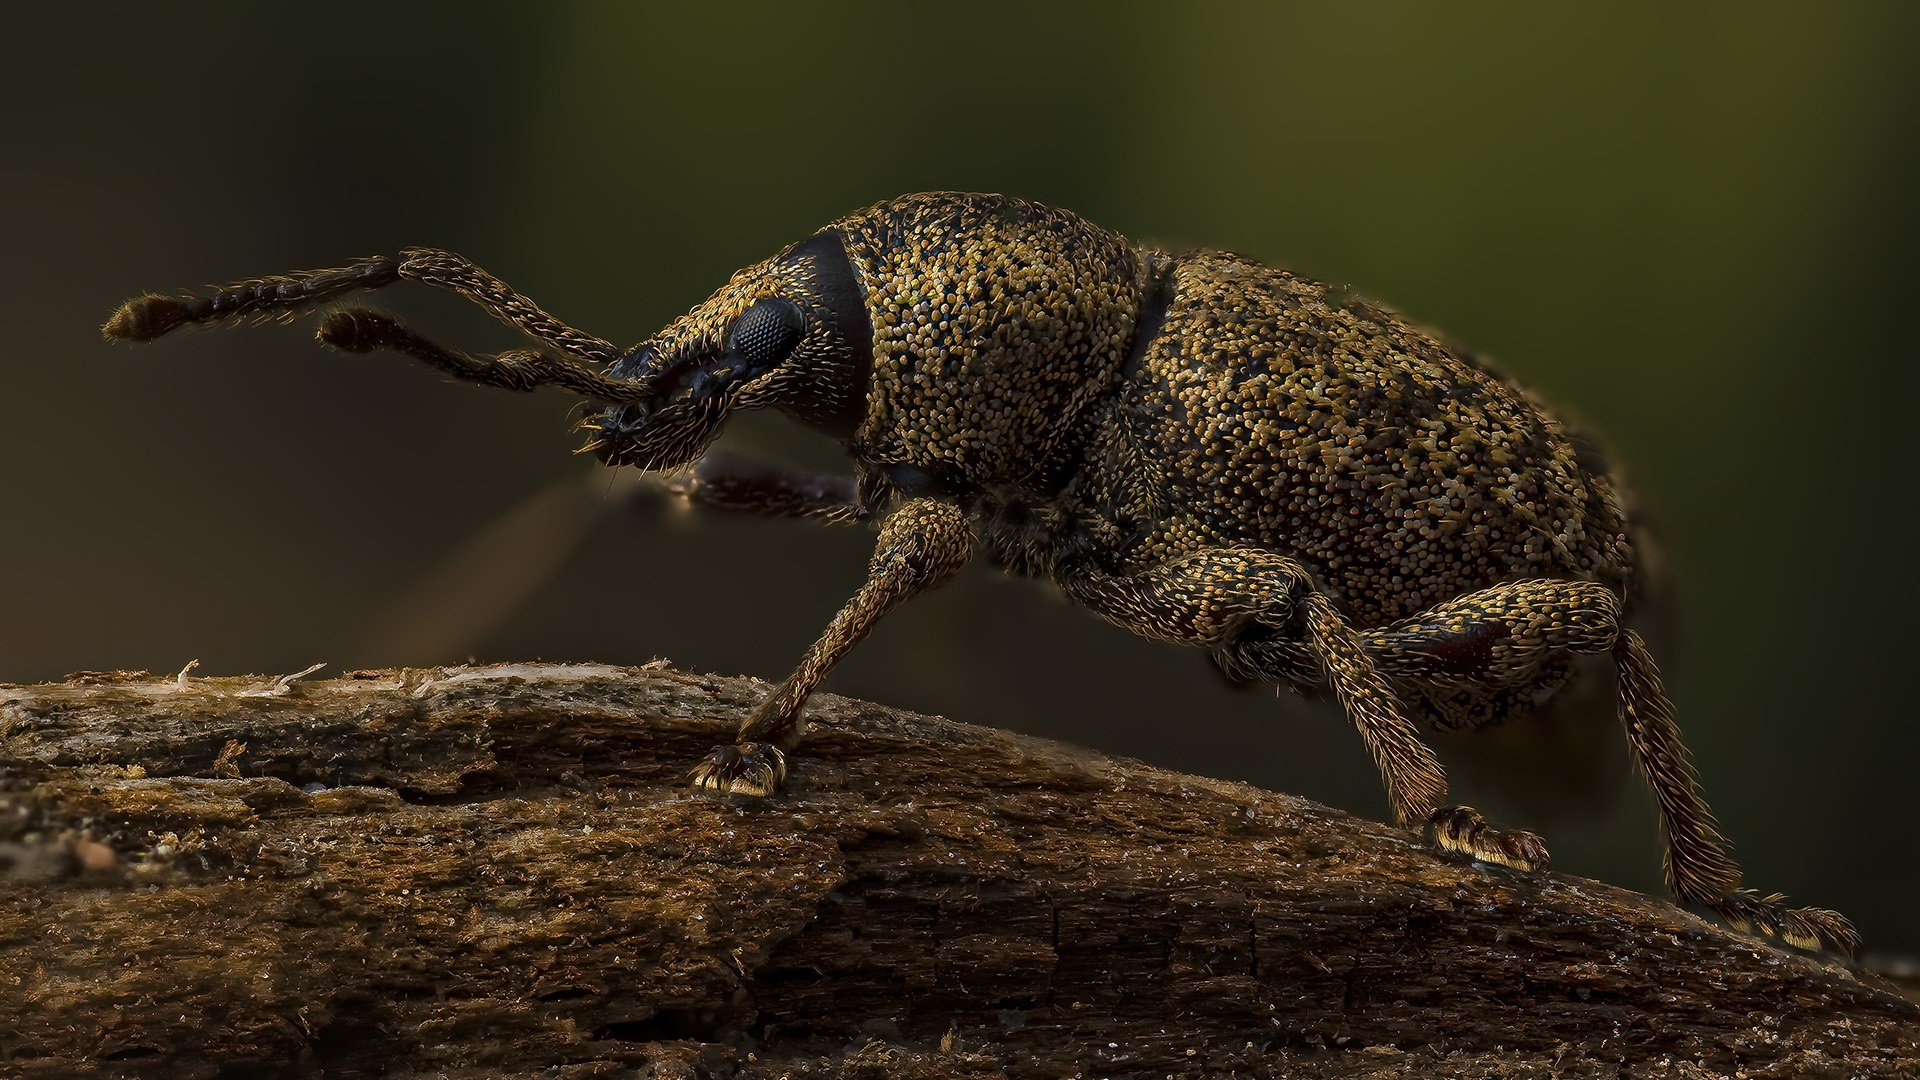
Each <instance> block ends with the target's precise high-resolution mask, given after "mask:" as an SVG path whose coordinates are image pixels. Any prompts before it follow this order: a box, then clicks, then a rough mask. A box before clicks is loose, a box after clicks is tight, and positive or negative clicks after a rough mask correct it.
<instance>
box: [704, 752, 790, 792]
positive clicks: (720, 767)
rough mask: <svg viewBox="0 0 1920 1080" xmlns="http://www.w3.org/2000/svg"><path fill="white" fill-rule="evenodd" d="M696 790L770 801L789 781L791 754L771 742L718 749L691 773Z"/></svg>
mask: <svg viewBox="0 0 1920 1080" xmlns="http://www.w3.org/2000/svg"><path fill="white" fill-rule="evenodd" d="M687 782H688V783H689V784H692V785H693V789H694V790H695V791H711V792H713V793H714V794H716V795H746V796H750V797H752V798H766V797H767V796H769V795H773V794H776V793H778V792H779V790H780V788H781V787H782V786H783V785H784V784H785V783H786V782H787V755H785V754H783V753H781V752H780V748H779V747H777V746H774V745H772V744H771V743H755V742H749V743H738V744H735V745H730V746H716V747H714V748H713V752H712V753H710V754H708V755H707V756H706V757H704V758H702V759H701V760H700V763H699V764H698V765H695V766H694V767H693V771H692V772H690V773H688V774H687Z"/></svg>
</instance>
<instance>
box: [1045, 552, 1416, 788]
mask: <svg viewBox="0 0 1920 1080" xmlns="http://www.w3.org/2000/svg"><path fill="white" fill-rule="evenodd" d="M1060 583H1061V585H1062V587H1063V588H1064V589H1065V590H1066V592H1067V595H1069V596H1071V597H1073V598H1074V599H1075V600H1076V601H1078V602H1080V603H1081V604H1084V605H1086V606H1087V607H1088V608H1090V609H1091V610H1093V611H1094V612H1095V613H1096V614H1098V615H1100V616H1101V617H1102V618H1104V619H1107V620H1108V621H1109V622H1113V623H1116V624H1118V625H1120V626H1124V627H1126V628H1127V629H1129V630H1132V631H1134V632H1135V633H1137V634H1141V635H1143V636H1145V637H1150V638H1155V639H1158V640H1161V641H1172V642H1178V643H1181V644H1186V645H1198V646H1201V647H1203V648H1209V649H1213V650H1215V655H1216V657H1217V658H1219V659H1220V661H1221V666H1222V667H1223V668H1226V669H1227V670H1228V671H1230V672H1232V671H1239V670H1244V669H1245V665H1244V664H1243V663H1240V662H1239V659H1240V658H1238V657H1236V656H1235V655H1233V653H1232V650H1233V643H1234V641H1235V639H1236V638H1238V637H1240V636H1241V635H1243V634H1246V633H1248V632H1252V633H1254V634H1255V636H1259V635H1261V634H1263V633H1273V634H1278V635H1280V636H1282V637H1285V636H1289V635H1295V636H1297V637H1298V638H1299V639H1300V641H1301V643H1302V644H1304V645H1305V646H1306V649H1307V650H1308V652H1310V653H1311V655H1312V656H1313V657H1314V658H1315V659H1316V660H1317V661H1318V663H1319V666H1320V668H1321V671H1322V672H1323V673H1324V675H1325V678H1326V680H1327V682H1328V683H1330V684H1331V685H1332V687H1333V690H1334V693H1335V695H1336V696H1337V697H1338V698H1339V700H1340V704H1341V705H1342V706H1343V707H1344V708H1345V709H1346V712H1347V716H1348V717H1349V718H1350V719H1351V720H1352V721H1353V724H1354V726H1355V727H1356V728H1357V729H1358V730H1359V732H1360V737H1361V740H1362V741H1363V742H1364V743H1365V744H1366V747H1367V751H1368V753H1370V754H1371V755H1372V756H1373V760H1374V764H1375V765H1377V766H1378V767H1379V769H1380V777H1381V780H1382V782H1383V783H1384V784H1385V786H1386V789H1387V800H1388V803H1389V804H1390V805H1391V806H1392V808H1393V814H1394V818H1395V819H1396V820H1397V821H1399V822H1400V823H1401V824H1402V825H1407V826H1414V825H1418V824H1420V823H1421V822H1424V821H1426V820H1427V819H1428V817H1430V816H1431V815H1432V814H1433V812H1434V810H1435V809H1436V808H1437V807H1438V806H1439V804H1440V800H1441V799H1442V798H1443V797H1444V796H1445V794H1446V790H1447V785H1446V776H1445V773H1443V772H1442V770H1441V768H1440V763H1439V762H1438V761H1437V760H1436V759H1435V758H1434V756H1433V751H1432V750H1431V749H1429V748H1428V747H1427V745H1426V744H1425V743H1424V742H1422V741H1421V739H1420V735H1419V733H1418V732H1417V731H1416V730H1415V729H1414V726H1413V724H1412V723H1411V722H1410V721H1409V720H1408V719H1407V717H1406V716H1405V715H1404V712H1403V710H1402V709H1401V706H1400V703H1399V700H1398V699H1397V698H1396V696H1395V695H1394V692H1393V689H1392V687H1391V686H1390V685H1388V682H1387V680H1386V678H1385V677H1384V676H1383V675H1382V674H1381V673H1380V671H1379V670H1378V669H1377V668H1376V667H1375V666H1374V663H1373V659H1372V657H1370V656H1369V655H1368V654H1367V651H1366V649H1365V648H1364V647H1363V646H1362V642H1361V639H1360V636H1359V634H1358V633H1357V632H1356V631H1355V630H1354V628H1353V626H1352V625H1351V624H1350V623H1348V621H1347V620H1346V618H1345V617H1344V616H1342V615H1341V614H1340V613H1339V611H1338V610H1337V609H1336V608H1335V607H1334V605H1333V602H1332V601H1331V600H1330V599H1328V598H1327V597H1326V596H1325V595H1324V594H1322V593H1320V592H1319V591H1317V590H1316V589H1315V588H1314V587H1313V584H1312V581H1311V579H1310V578H1309V577H1308V575H1307V573H1306V571H1305V569H1304V568H1302V567H1301V566H1300V564H1298V563H1296V562H1294V561H1293V560H1291V559H1288V558H1286V557H1284V556H1280V555H1276V554H1273V553H1272V552H1267V551H1260V550H1255V549H1243V548H1222V549H1216V550H1211V551H1202V552H1198V553H1196V554H1193V555H1190V556H1187V557H1186V558H1183V559H1180V560H1177V561H1175V562H1172V563H1168V564H1166V565H1163V566H1158V567H1154V568H1152V569H1150V570H1145V571H1141V572H1140V573H1136V574H1130V575H1124V576H1122V575H1113V574H1107V573H1104V572H1101V571H1099V570H1096V569H1093V568H1090V567H1078V568H1073V569H1069V570H1066V571H1063V572H1062V573H1061V575H1060ZM1223 650H1225V651H1226V652H1227V655H1225V656H1222V651H1223Z"/></svg>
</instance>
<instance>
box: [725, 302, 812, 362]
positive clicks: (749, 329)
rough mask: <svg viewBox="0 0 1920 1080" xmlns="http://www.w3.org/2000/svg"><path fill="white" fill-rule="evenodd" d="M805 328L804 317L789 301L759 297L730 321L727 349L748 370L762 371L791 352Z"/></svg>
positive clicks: (805, 321) (798, 342)
mask: <svg viewBox="0 0 1920 1080" xmlns="http://www.w3.org/2000/svg"><path fill="white" fill-rule="evenodd" d="M806 328H807V317H806V316H805V315H803V314H801V313H800V309H799V308H798V307H795V306H794V305H793V302H792V301H789V300H782V299H780V298H779V297H777V296H765V297H761V298H760V299H758V300H755V301H754V302H753V306H751V307H749V308H747V310H745V311H743V312H741V313H740V317H739V318H737V319H735V320H733V326H732V327H731V328H729V329H728V330H727V351H728V352H730V353H733V354H734V355H736V356H738V357H739V358H740V359H741V360H742V361H744V362H745V363H746V365H747V367H748V369H749V370H751V371H754V372H760V371H764V370H766V369H767V368H770V367H772V366H773V365H775V364H778V363H779V362H780V361H782V360H785V359H786V358H787V354H789V353H791V352H793V347H794V346H795V345H798V344H800V336H801V334H802V333H804V332H805V331H806Z"/></svg>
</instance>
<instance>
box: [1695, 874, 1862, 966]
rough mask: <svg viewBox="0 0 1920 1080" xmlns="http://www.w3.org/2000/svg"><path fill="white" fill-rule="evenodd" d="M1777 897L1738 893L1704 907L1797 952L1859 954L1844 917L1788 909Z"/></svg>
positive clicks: (1856, 939)
mask: <svg viewBox="0 0 1920 1080" xmlns="http://www.w3.org/2000/svg"><path fill="white" fill-rule="evenodd" d="M1784 900H1786V897H1784V896H1782V895H1780V894H1779V893H1774V894H1773V895H1771V896H1761V895H1760V894H1758V893H1756V892H1754V891H1753V890H1752V889H1739V890H1736V891H1734V892H1730V893H1728V894H1727V895H1725V896H1723V897H1721V898H1720V899H1718V900H1716V901H1713V902H1711V903H1709V904H1707V905H1706V906H1707V908H1708V909H1709V910H1711V911H1712V912H1713V913H1714V914H1716V915H1718V916H1720V917H1721V918H1723V919H1725V920H1727V922H1729V923H1732V924H1733V926H1734V927H1735V928H1736V929H1739V930H1744V931H1746V932H1747V933H1750V934H1759V935H1761V936H1763V937H1770V938H1775V939H1778V940H1779V941H1782V942H1784V943H1786V944H1788V945H1791V946H1793V947H1794V948H1796V949H1805V950H1807V951H1808V952H1819V951H1820V950H1821V949H1832V950H1834V951H1835V952H1838V953H1841V954H1842V955H1845V956H1848V957H1851V956H1853V955H1854V954H1855V953H1857V952H1859V951H1860V932H1859V931H1858V930H1855V929H1854V928H1853V924H1852V923H1851V922H1848V921H1847V917H1846V916H1845V915H1842V914H1840V913H1839V912H1837V911H1829V910H1827V909H1826V908H1790V907H1787V906H1785V904H1784V903H1783V901H1784Z"/></svg>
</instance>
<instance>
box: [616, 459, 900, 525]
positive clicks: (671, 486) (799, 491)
mask: <svg viewBox="0 0 1920 1080" xmlns="http://www.w3.org/2000/svg"><path fill="white" fill-rule="evenodd" d="M648 486H649V487H651V488H653V489H654V491H653V492H646V493H645V494H646V495H651V494H654V493H655V492H657V491H659V490H665V491H667V492H669V493H671V494H673V495H676V496H678V497H680V498H682V499H685V500H686V502H687V504H688V505H689V506H698V507H709V508H712V509H716V510H726V511H730V512H734V513H745V514H758V515H761V516H763V517H781V518H803V519H806V520H809V521H820V522H825V523H827V524H829V525H853V524H858V523H859V522H862V521H865V520H867V519H868V518H870V517H872V516H873V515H872V513H871V512H870V511H868V510H867V508H866V507H864V506H862V505H860V501H859V495H858V492H857V491H856V490H855V485H854V482H853V480H852V478H850V477H843V476H831V475H822V474H815V473H802V472H796V471H794V470H791V469H783V468H781V467H779V466H777V465H768V464H765V463H763V462H760V461H756V460H754V459H753V458H750V457H746V456H745V455H742V454H734V453H730V452H728V451H726V450H709V451H707V453H706V455H705V456H704V457H702V458H701V459H700V460H699V462H698V463H696V464H695V465H694V467H693V471H692V472H691V474H681V475H678V476H670V477H662V478H661V479H659V480H657V481H654V482H653V483H652V484H650V485H648Z"/></svg>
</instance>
